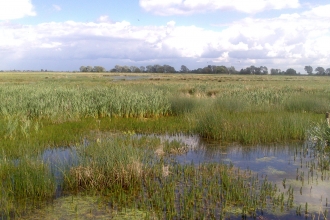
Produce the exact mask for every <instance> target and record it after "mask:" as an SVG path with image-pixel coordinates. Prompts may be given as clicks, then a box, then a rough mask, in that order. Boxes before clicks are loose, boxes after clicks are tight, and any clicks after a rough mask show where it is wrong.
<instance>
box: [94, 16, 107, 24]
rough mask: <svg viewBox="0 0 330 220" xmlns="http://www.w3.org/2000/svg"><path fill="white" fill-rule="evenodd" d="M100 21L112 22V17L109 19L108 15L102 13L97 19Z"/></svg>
mask: <svg viewBox="0 0 330 220" xmlns="http://www.w3.org/2000/svg"><path fill="white" fill-rule="evenodd" d="M97 21H98V22H101V23H102V22H105V23H107V22H110V19H109V16H108V15H101V16H100V17H99V18H98V19H97Z"/></svg>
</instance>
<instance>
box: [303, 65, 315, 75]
mask: <svg viewBox="0 0 330 220" xmlns="http://www.w3.org/2000/svg"><path fill="white" fill-rule="evenodd" d="M305 71H306V72H307V73H308V75H313V67H311V66H305Z"/></svg>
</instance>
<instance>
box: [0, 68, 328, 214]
mask: <svg viewBox="0 0 330 220" xmlns="http://www.w3.org/2000/svg"><path fill="white" fill-rule="evenodd" d="M329 83H330V77H322V76H318V77H316V76H314V77H312V76H239V75H188V74H139V75H137V74H120V75H119V74H112V73H93V74H92V73H88V74H84V73H63V72H61V73H47V74H46V73H1V74H0V100H1V102H0V143H1V144H0V152H1V154H0V178H1V179H2V182H1V183H0V189H1V192H2V196H1V199H0V216H2V217H6V216H7V217H8V216H10V217H17V216H21V217H23V216H29V215H30V214H31V213H33V207H38V206H40V204H46V203H48V202H51V201H53V200H54V194H55V191H56V188H57V186H56V180H55V177H54V175H52V172H51V169H50V167H49V165H48V164H47V163H45V162H44V161H43V160H42V159H41V155H42V153H43V152H44V151H45V150H46V149H49V148H58V147H69V146H75V149H76V150H77V160H78V162H77V164H75V165H74V166H72V167H71V168H70V169H66V170H63V176H64V179H63V183H61V184H62V185H61V188H62V189H63V191H64V192H65V194H66V195H81V194H83V195H93V196H95V195H97V196H101V198H102V199H101V200H102V201H106V202H107V203H110V204H111V209H112V210H117V211H119V212H120V211H122V209H123V208H125V209H126V208H128V209H130V210H140V211H142V214H143V215H145V218H147V219H148V218H174V217H178V218H199V217H201V216H198V213H201V210H203V212H202V214H201V215H204V214H205V215H207V216H208V217H209V218H211V217H212V216H214V217H219V216H225V215H226V213H227V212H229V209H230V210H234V208H233V207H237V208H239V209H240V213H242V215H253V214H254V213H255V211H256V209H258V208H262V207H267V204H268V202H271V203H272V204H273V205H274V206H277V207H279V208H281V207H282V208H283V206H284V197H283V196H282V197H281V195H277V194H276V193H275V192H276V188H274V186H272V185H271V184H270V183H267V181H265V182H264V183H263V184H262V185H260V186H259V187H260V189H261V190H255V191H253V196H252V197H251V201H248V202H246V201H244V199H243V198H244V197H245V196H246V195H247V194H248V193H250V192H251V186H254V184H256V183H255V182H256V181H255V177H254V176H253V174H249V173H243V174H238V173H237V172H239V171H237V170H236V169H235V168H233V167H228V166H225V165H219V164H213V165H212V164H211V165H205V164H202V165H200V166H199V167H195V166H193V165H190V166H182V165H176V166H172V167H171V166H170V167H168V166H167V165H166V163H167V162H166V161H167V157H168V156H169V155H170V154H173V153H175V152H181V150H180V149H181V146H180V143H175V142H170V143H162V142H161V141H160V139H157V138H145V139H143V138H142V139H139V138H135V136H134V134H166V133H167V134H176V133H185V134H195V135H199V136H200V137H203V138H205V139H209V140H212V141H216V142H219V143H222V144H226V143H233V142H235V143H238V144H242V145H253V144H260V143H278V142H290V141H302V140H305V139H306V138H307V136H308V133H307V132H308V131H309V130H310V129H311V128H312V127H313V126H314V125H315V124H317V123H319V124H322V123H323V121H324V117H325V116H324V115H325V113H326V112H327V111H329V108H330V106H329V104H330V95H329V92H330V87H329ZM86 139H87V140H88V141H89V142H90V144H89V145H88V146H85V144H84V140H86ZM160 148H161V149H162V150H163V151H164V154H162V155H161V156H159V154H157V152H159V149H160ZM166 170H167V171H168V173H171V174H172V175H166V172H165V171H166ZM164 172H165V173H164ZM214 173H217V174H219V175H213V174H214ZM211 174H212V175H211ZM211 176H212V178H211V179H210V177H211ZM237 176H239V177H240V178H238V180H237V178H236V177H237ZM220 183H221V184H220ZM229 185H230V187H229ZM200 186H204V189H205V191H203V192H202V191H201V187H200ZM206 186H207V187H206ZM232 187H233V188H232ZM235 187H237V188H241V190H240V191H237V190H236V191H235V190H234V189H235ZM252 188H254V187H252ZM178 189H182V191H180V190H179V191H180V192H179V193H174V192H178ZM215 191H216V192H218V193H213V192H215ZM151 192H158V195H159V196H158V197H154V196H153V195H152V194H151ZM289 195H290V193H289ZM178 196H179V197H178ZM110 198H111V199H110ZM164 201H165V203H164ZM193 201H194V202H195V203H196V201H198V202H197V203H196V204H195V206H192V205H191V203H192V202H193ZM217 201H220V202H217ZM31 204H32V205H31ZM36 204H37V205H36ZM38 204H39V205H38ZM285 204H287V205H289V204H290V196H289V197H288V198H287V201H286V202H285ZM229 207H230V208H229ZM164 210H166V211H164ZM111 213H112V214H113V212H111ZM112 214H111V215H112ZM140 214H141V213H140ZM112 217H114V216H112Z"/></svg>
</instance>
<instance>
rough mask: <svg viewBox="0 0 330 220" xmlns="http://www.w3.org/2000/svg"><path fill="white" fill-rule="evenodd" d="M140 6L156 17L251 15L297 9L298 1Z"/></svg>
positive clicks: (153, 1) (176, 1)
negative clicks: (228, 12)
mask: <svg viewBox="0 0 330 220" xmlns="http://www.w3.org/2000/svg"><path fill="white" fill-rule="evenodd" d="M140 6H141V7H142V8H143V9H144V10H146V11H148V12H152V13H154V14H158V15H175V14H179V15H183V14H193V13H201V12H206V11H215V10H236V11H240V12H244V13H248V14H253V13H257V12H261V11H264V10H270V9H283V8H298V7H299V6H300V4H299V0H254V1H252V2H251V1H247V0H221V1H219V0H167V1H159V0H140Z"/></svg>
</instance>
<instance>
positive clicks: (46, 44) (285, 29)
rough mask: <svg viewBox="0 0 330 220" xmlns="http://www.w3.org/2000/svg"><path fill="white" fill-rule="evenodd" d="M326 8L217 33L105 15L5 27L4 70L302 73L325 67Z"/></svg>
mask: <svg viewBox="0 0 330 220" xmlns="http://www.w3.org/2000/svg"><path fill="white" fill-rule="evenodd" d="M329 9H330V5H324V6H319V7H316V8H313V9H311V10H309V11H305V12H303V13H300V14H297V13H295V14H283V15H281V16H278V17H276V18H270V19H255V18H245V19H242V20H239V21H236V22H233V23H231V24H229V25H228V26H226V27H225V28H224V27H221V29H220V28H219V31H215V30H213V31H211V30H206V29H203V28H200V27H197V26H178V25H177V24H176V23H175V21H169V22H168V23H167V24H164V25H161V26H134V25H132V24H130V23H129V22H127V21H121V22H111V21H110V20H109V18H108V17H107V16H101V17H100V18H99V19H98V22H88V23H87V22H74V21H67V22H59V23H56V22H51V23H42V24H38V25H14V24H12V23H10V22H3V23H0V59H1V60H2V61H3V62H1V64H0V69H6V68H9V67H8V66H5V65H6V63H15V62H16V63H26V62H27V60H28V61H29V64H30V65H34V66H35V67H36V68H37V66H38V64H39V63H40V61H41V60H48V61H50V60H51V61H52V62H57V63H58V64H61V65H64V64H65V65H66V66H68V67H69V69H71V70H74V69H78V68H79V65H88V64H89V63H86V61H89V62H92V63H93V62H94V64H95V65H104V66H105V67H106V68H107V69H109V68H112V67H113V66H114V64H125V63H123V62H122V61H123V60H125V61H126V62H137V63H142V62H145V63H149V64H152V63H158V64H169V65H171V64H172V63H173V64H177V65H181V64H184V65H187V66H188V67H189V68H191V69H192V68H196V66H198V67H203V66H205V65H206V62H212V63H214V64H216V65H226V66H235V67H237V68H241V67H246V66H250V65H257V66H261V65H263V66H264V65H265V66H267V67H268V68H281V69H283V70H286V69H287V68H296V69H298V70H300V71H302V72H304V71H303V67H304V66H305V65H312V66H314V67H316V66H323V67H325V68H328V67H330V66H327V65H329V60H330V44H329V42H330V22H328V21H329V14H328V13H327V11H329ZM7 61H8V62H7ZM101 61H102V63H98V62H101ZM171 62H172V63H171ZM198 62H202V63H198ZM94 64H91V65H94ZM34 66H33V67H34ZM176 67H177V68H178V66H176Z"/></svg>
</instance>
